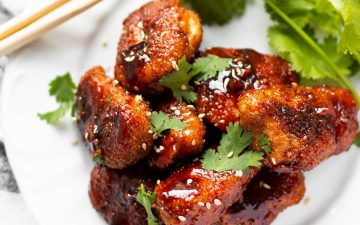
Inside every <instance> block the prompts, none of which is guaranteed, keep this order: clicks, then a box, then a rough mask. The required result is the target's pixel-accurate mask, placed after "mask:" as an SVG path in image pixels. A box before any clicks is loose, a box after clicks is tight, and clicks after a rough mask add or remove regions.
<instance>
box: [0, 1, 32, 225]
mask: <svg viewBox="0 0 360 225" xmlns="http://www.w3.org/2000/svg"><path fill="white" fill-rule="evenodd" d="M28 3H29V1H28V0H0V4H1V5H2V7H1V8H2V10H0V23H3V22H4V21H5V20H6V19H8V17H9V16H10V14H12V15H16V14H18V13H20V12H21V11H22V10H23V9H24V8H25V7H26V4H28ZM1 8H0V9H1ZM4 8H5V9H7V10H4ZM9 12H10V13H9ZM7 61H8V59H7V58H6V57H3V58H0V88H1V85H2V83H1V81H2V74H3V70H4V68H5V66H6V63H7ZM0 91H1V90H0ZM0 112H1V110H0ZM0 118H1V115H0ZM1 137H2V133H1V121H0V224H1V225H37V223H36V222H35V219H34V217H33V215H32V214H31V212H30V210H29V209H28V207H27V206H26V204H25V202H24V199H23V198H22V195H21V193H19V189H18V187H17V184H16V181H15V178H14V176H13V174H12V172H11V168H10V166H9V164H8V161H7V158H6V155H5V151H4V146H3V145H2V144H1V141H2V139H1Z"/></svg>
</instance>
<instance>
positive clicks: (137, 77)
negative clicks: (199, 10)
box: [115, 0, 202, 94]
mask: <svg viewBox="0 0 360 225" xmlns="http://www.w3.org/2000/svg"><path fill="white" fill-rule="evenodd" d="M201 38H202V27H201V23H200V19H199V17H198V15H197V14H196V13H194V12H192V11H190V10H185V9H184V8H183V7H182V4H181V3H180V2H179V1H178V0H168V1H165V0H156V1H151V2H149V3H147V4H145V5H144V6H142V7H141V8H140V9H138V10H136V11H135V12H133V13H131V14H130V15H129V16H128V18H127V19H126V20H125V21H124V29H123V31H122V35H121V38H120V42H119V47H118V55H117V61H116V66H115V77H116V79H118V80H119V81H120V83H121V85H122V86H124V87H125V88H126V89H128V90H132V91H140V92H141V93H147V94H148V93H149V92H152V93H159V92H161V91H163V87H161V86H160V85H159V84H158V81H159V80H160V78H161V77H163V76H165V75H167V74H169V73H171V72H172V71H174V67H176V65H175V64H176V63H177V62H178V61H179V59H181V58H182V56H184V55H185V56H186V57H187V58H188V59H190V58H191V57H192V55H193V53H194V52H196V51H197V49H198V48H199V45H200V42H201Z"/></svg>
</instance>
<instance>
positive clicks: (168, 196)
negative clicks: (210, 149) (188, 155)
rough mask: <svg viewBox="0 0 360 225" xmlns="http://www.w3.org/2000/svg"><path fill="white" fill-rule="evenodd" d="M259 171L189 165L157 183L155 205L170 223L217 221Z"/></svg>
mask: <svg viewBox="0 0 360 225" xmlns="http://www.w3.org/2000/svg"><path fill="white" fill-rule="evenodd" d="M257 171H258V169H250V172H249V173H247V174H242V173H241V172H239V171H238V172H235V171H227V172H214V171H209V170H205V169H203V168H202V167H201V165H200V163H193V164H189V165H186V166H184V167H183V168H181V169H179V170H177V171H175V172H174V173H173V174H172V175H170V177H169V178H168V179H166V180H165V181H161V182H160V184H158V185H156V187H155V192H156V194H157V198H156V201H155V204H154V207H155V209H156V211H157V212H158V214H159V216H160V219H161V220H162V222H163V223H165V224H167V225H175V224H182V225H184V224H189V225H200V224H202V225H205V224H213V223H216V222H217V221H219V219H220V216H221V215H222V213H223V212H224V211H225V210H226V209H227V208H228V207H230V206H231V205H233V204H234V203H235V202H236V201H238V200H239V199H240V198H241V196H242V192H243V191H244V189H245V187H246V185H247V184H248V182H249V181H250V180H251V178H252V177H253V176H254V175H255V174H256V172H257Z"/></svg>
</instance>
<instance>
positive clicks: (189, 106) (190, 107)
mask: <svg viewBox="0 0 360 225" xmlns="http://www.w3.org/2000/svg"><path fill="white" fill-rule="evenodd" d="M186 107H188V108H189V109H195V106H193V105H187V106H186Z"/></svg>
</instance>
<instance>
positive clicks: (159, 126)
mask: <svg viewBox="0 0 360 225" xmlns="http://www.w3.org/2000/svg"><path fill="white" fill-rule="evenodd" d="M186 126H187V124H186V123H184V122H182V121H180V120H179V119H178V118H176V117H173V118H169V116H168V115H166V114H165V113H163V112H152V113H151V122H150V129H151V130H152V131H153V132H154V133H155V134H156V135H157V136H159V137H162V134H161V132H163V131H164V130H168V129H172V130H182V129H184V128H185V127H186Z"/></svg>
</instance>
